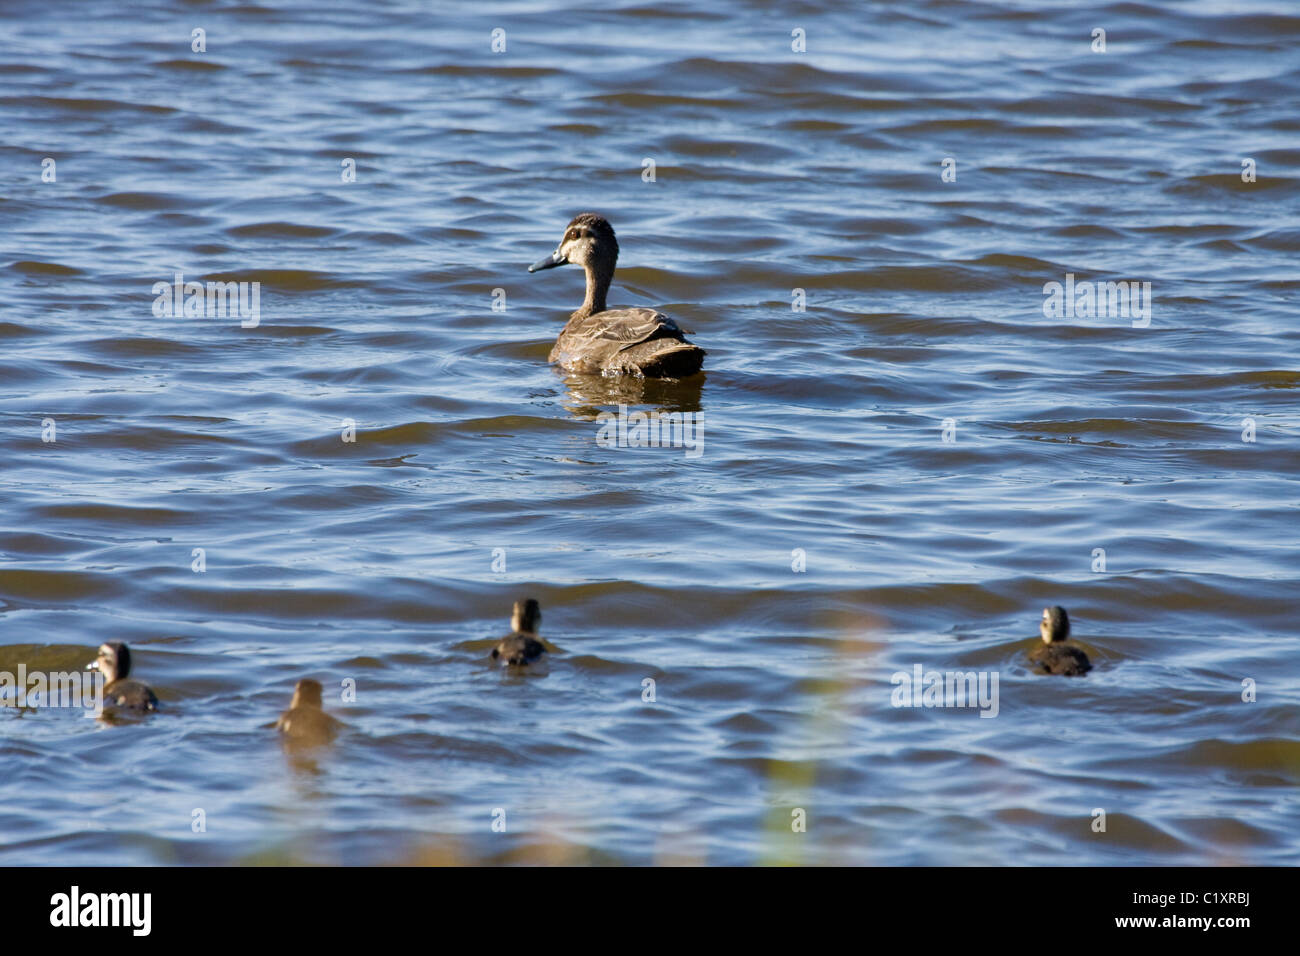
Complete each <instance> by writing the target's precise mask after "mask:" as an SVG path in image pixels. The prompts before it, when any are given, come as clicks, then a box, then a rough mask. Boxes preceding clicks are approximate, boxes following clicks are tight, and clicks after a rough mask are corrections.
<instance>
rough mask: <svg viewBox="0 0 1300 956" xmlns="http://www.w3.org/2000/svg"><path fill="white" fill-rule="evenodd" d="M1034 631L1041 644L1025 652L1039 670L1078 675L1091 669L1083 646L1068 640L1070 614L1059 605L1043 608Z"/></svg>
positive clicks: (1068, 675) (1049, 672)
mask: <svg viewBox="0 0 1300 956" xmlns="http://www.w3.org/2000/svg"><path fill="white" fill-rule="evenodd" d="M1038 634H1039V636H1040V637H1042V639H1043V646H1042V647H1036V648H1034V649H1033V650H1032V651H1030V652H1029V659H1030V660H1031V661H1033V662H1034V663H1035V664H1037V665H1038V672H1039V673H1040V674H1063V675H1064V676H1066V677H1082V676H1083V675H1084V674H1086V673H1088V671H1090V670H1092V661H1090V660H1088V655H1087V654H1085V653H1084V652H1083V649H1082V648H1080V647H1076V646H1075V645H1073V644H1070V643H1068V641H1069V638H1070V616H1069V615H1068V614H1066V613H1065V608H1063V607H1045V608H1043V619H1042V620H1041V621H1039V622H1038Z"/></svg>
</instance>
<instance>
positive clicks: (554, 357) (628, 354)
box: [528, 212, 705, 379]
mask: <svg viewBox="0 0 1300 956" xmlns="http://www.w3.org/2000/svg"><path fill="white" fill-rule="evenodd" d="M617 262H618V239H617V238H615V236H614V227H613V226H611V225H610V224H609V220H607V219H606V218H605V217H604V216H601V215H598V214H597V213H594V212H584V213H579V214H578V215H576V216H574V217H573V219H571V220H570V221H569V224H568V225H567V226H565V228H564V238H563V239H561V240H560V244H559V246H558V247H557V248H556V250H555V251H554V252H553V253H551V254H550V255H549V256H547V257H545V258H544V259H539V260H538V261H537V262H534V263H533V264H532V265H531V266H529V267H528V271H529V272H530V273H531V272H540V271H541V270H542V269H554V268H555V267H556V266H562V265H568V264H573V265H577V266H581V267H582V268H583V270H584V271H585V272H586V274H587V295H586V298H585V299H583V302H582V306H581V307H580V308H579V309H578V310H577V311H576V312H574V313H573V314H572V315H571V316H570V317H569V321H568V323H567V324H566V325H565V326H564V328H563V330H561V332H560V336H559V338H557V339H556V340H555V347H554V348H552V349H551V354H550V358H549V359H548V361H550V362H551V363H553V364H556V365H559V366H560V367H561V368H563V369H565V370H566V371H570V372H578V373H581V374H598V375H635V376H638V377H641V378H673V379H679V378H689V377H690V376H692V375H695V374H696V373H697V372H699V371H700V369H701V368H703V366H704V355H705V352H704V349H702V348H700V347H699V346H698V345H695V344H694V343H692V342H689V341H687V339H686V335H685V333H683V332H682V330H681V328H680V327H679V326H678V325H677V323H676V322H674V321H673V320H672V319H671V318H669V317H668V316H666V315H664V314H663V313H662V312H658V311H656V310H654V309H608V308H606V307H605V294H606V293H607V292H608V291H609V284H610V282H612V281H613V279H614V265H615V263H617Z"/></svg>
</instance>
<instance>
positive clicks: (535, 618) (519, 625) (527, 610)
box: [510, 598, 542, 634]
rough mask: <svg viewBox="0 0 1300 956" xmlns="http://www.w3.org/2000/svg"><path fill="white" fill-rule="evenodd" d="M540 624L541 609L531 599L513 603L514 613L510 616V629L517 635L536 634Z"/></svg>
mask: <svg viewBox="0 0 1300 956" xmlns="http://www.w3.org/2000/svg"><path fill="white" fill-rule="evenodd" d="M541 623H542V608H541V605H540V604H538V603H537V602H536V601H535V600H533V599H532V598H528V599H526V600H523V601H516V602H515V612H514V614H512V615H511V616H510V628H511V630H513V631H515V632H516V633H517V634H536V633H537V628H538V626H539V625H540V624H541Z"/></svg>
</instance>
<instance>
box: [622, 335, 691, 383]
mask: <svg viewBox="0 0 1300 956" xmlns="http://www.w3.org/2000/svg"><path fill="white" fill-rule="evenodd" d="M645 346H653V348H646V349H645V351H643V352H642V353H641V354H640V355H637V356H635V360H634V366H635V369H636V371H637V372H639V373H640V374H642V375H644V376H645V377H646V378H689V377H690V376H692V375H694V374H695V373H696V372H698V371H699V370H700V369H701V368H703V367H704V356H705V351H704V349H702V348H700V347H699V346H698V345H693V344H692V343H690V342H677V341H673V340H671V339H657V340H655V341H654V342H646V343H645ZM639 350H640V349H638V351H639Z"/></svg>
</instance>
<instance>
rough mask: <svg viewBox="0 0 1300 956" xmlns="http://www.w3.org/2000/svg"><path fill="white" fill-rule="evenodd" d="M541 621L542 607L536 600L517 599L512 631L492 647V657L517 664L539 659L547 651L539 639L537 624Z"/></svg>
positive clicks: (511, 626) (511, 625)
mask: <svg viewBox="0 0 1300 956" xmlns="http://www.w3.org/2000/svg"><path fill="white" fill-rule="evenodd" d="M541 623H542V608H541V606H540V605H539V604H538V603H537V602H536V601H535V600H533V599H532V598H528V599H527V600H524V601H516V602H515V610H514V614H513V615H511V618H510V629H511V633H510V634H508V635H506V636H505V637H503V638H502V639H501V643H500V644H498V645H497V646H496V647H494V648H492V659H493V660H494V661H498V660H499V661H504V662H505V663H506V664H513V665H517V666H522V665H524V664H531V663H533V662H534V661H536V660H538V659H539V658H540V657H541V656H542V655H543V654H545V653H546V647H545V646H544V645H543V644H542V642H541V641H539V640H538V639H537V626H538V625H539V624H541Z"/></svg>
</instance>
